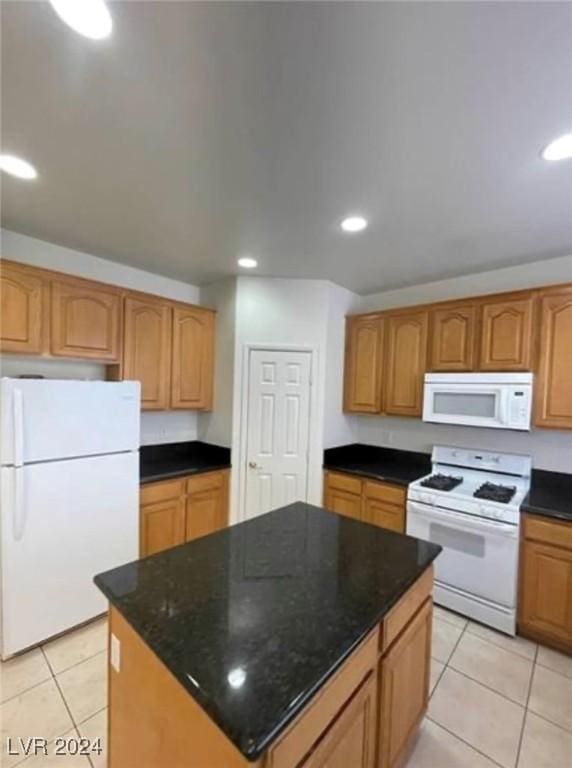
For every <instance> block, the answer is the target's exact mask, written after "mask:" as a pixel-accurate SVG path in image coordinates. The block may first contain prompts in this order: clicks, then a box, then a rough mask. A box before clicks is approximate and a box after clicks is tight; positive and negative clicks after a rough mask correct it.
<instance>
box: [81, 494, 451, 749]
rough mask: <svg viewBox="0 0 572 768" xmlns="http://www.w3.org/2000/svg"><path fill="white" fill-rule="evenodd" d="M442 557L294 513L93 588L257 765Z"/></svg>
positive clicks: (158, 558)
mask: <svg viewBox="0 0 572 768" xmlns="http://www.w3.org/2000/svg"><path fill="white" fill-rule="evenodd" d="M440 550H441V548H440V547H438V546H436V545H434V544H430V543H428V542H424V541H420V540H418V539H414V538H411V537H409V536H402V535H400V534H397V533H392V532H390V531H385V530H382V529H381V528H377V527H374V526H371V525H368V524H365V523H361V522H358V521H356V520H350V519H348V518H345V517H341V516H339V515H336V514H334V513H331V512H326V511H325V510H322V509H321V508H319V507H313V506H311V505H309V504H303V503H297V504H292V505H290V506H288V507H284V508H283V509H279V510H275V511H273V512H270V513H268V514H266V515H262V516H261V517H258V518H255V519H254V520H250V521H248V522H245V523H241V524H240V525H235V526H233V527H231V528H228V529H226V530H224V531H220V532H218V533H215V534H212V535H211V536H205V537H204V538H202V539H197V540H195V541H192V542H189V543H188V544H184V545H182V546H180V547H176V548H175V549H171V550H168V551H166V552H162V553H160V554H158V555H154V556H153V557H149V558H146V559H144V560H139V561H136V562H134V563H130V564H128V565H125V566H122V567H120V568H116V569H114V570H112V571H108V572H107V573H103V574H100V575H98V576H96V578H95V582H96V584H97V585H98V587H99V588H100V589H101V590H102V592H103V593H104V594H105V595H106V596H107V598H108V599H109V600H110V601H111V603H112V604H113V605H114V606H115V607H116V608H117V609H118V610H119V611H120V612H121V613H122V614H123V616H124V617H125V618H126V619H127V621H128V622H129V623H130V624H131V626H132V627H133V628H134V629H135V631H136V632H138V634H139V635H140V636H141V637H142V638H143V640H144V641H145V642H146V643H147V644H148V646H149V647H150V648H151V649H152V650H153V651H154V652H155V654H156V655H157V656H158V657H159V659H161V661H162V662H163V663H164V664H165V665H166V666H167V667H168V668H169V669H170V670H171V672H172V673H173V675H174V676H175V677H176V678H177V679H178V680H179V682H180V683H181V684H182V685H183V686H184V687H185V688H186V689H187V691H188V692H189V694H190V695H191V696H193V697H194V698H195V699H196V701H197V702H198V703H199V704H200V705H201V706H202V707H203V709H204V710H205V711H206V712H207V713H208V714H209V716H210V717H211V718H212V719H213V720H214V721H215V722H216V723H217V724H218V726H219V727H220V728H221V729H222V731H223V732H224V733H225V734H226V735H227V736H228V738H229V739H230V740H231V741H232V742H233V743H234V744H235V745H236V747H237V748H238V749H239V750H240V751H241V752H242V754H243V755H244V756H245V757H246V758H247V759H249V760H256V759H257V758H258V757H259V756H260V755H261V754H262V753H263V752H264V751H265V750H266V749H267V748H268V746H269V745H270V744H271V743H272V742H273V741H274V739H275V738H276V737H277V736H278V734H279V733H280V732H281V731H282V730H283V728H284V727H285V726H286V725H287V724H288V723H289V722H290V721H291V720H292V718H294V717H295V716H296V714H297V713H299V712H300V711H301V710H302V709H303V708H304V707H305V706H306V704H307V703H308V701H309V700H310V699H311V697H312V696H313V695H314V694H315V693H316V691H318V690H319V689H320V687H321V686H322V685H323V683H324V682H325V681H326V680H327V679H328V678H329V677H330V675H332V673H333V672H334V671H335V670H336V669H337V668H338V667H339V666H340V665H341V664H342V663H343V661H344V660H345V659H346V658H347V656H348V655H349V654H350V653H351V652H352V651H353V650H354V648H355V647H356V645H357V644H358V643H359V642H360V641H361V640H362V639H363V638H364V637H365V636H366V635H367V633H368V632H369V631H370V630H371V629H372V628H373V627H374V626H375V625H376V624H377V622H379V621H380V619H381V618H382V617H383V616H384V614H385V613H386V612H387V611H388V610H389V608H390V607H391V606H392V605H393V604H394V603H395V602H396V601H397V600H398V599H399V598H400V597H401V595H403V593H404V592H405V591H406V590H407V589H408V588H409V587H410V586H411V585H412V584H413V582H414V581H415V580H416V579H417V578H418V577H419V576H420V574H421V573H422V572H423V571H424V570H425V569H426V568H427V567H428V566H429V565H430V563H431V562H432V561H433V560H434V559H435V557H436V556H437V555H438V553H439V552H440Z"/></svg>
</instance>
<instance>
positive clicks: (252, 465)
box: [248, 461, 258, 469]
mask: <svg viewBox="0 0 572 768" xmlns="http://www.w3.org/2000/svg"><path fill="white" fill-rule="evenodd" d="M248 466H249V467H250V469H256V467H257V466H258V464H257V463H256V462H255V461H249V462H248Z"/></svg>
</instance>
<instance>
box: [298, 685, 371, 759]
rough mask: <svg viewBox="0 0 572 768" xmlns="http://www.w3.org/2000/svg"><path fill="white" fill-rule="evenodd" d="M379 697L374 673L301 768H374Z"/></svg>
mask: <svg viewBox="0 0 572 768" xmlns="http://www.w3.org/2000/svg"><path fill="white" fill-rule="evenodd" d="M376 694H377V686H376V680H375V676H374V675H373V674H371V675H370V676H369V677H368V678H367V680H366V681H365V682H364V683H363V685H362V686H361V688H360V689H359V690H358V691H357V693H355V694H354V697H353V698H352V699H351V701H350V702H349V703H348V704H347V705H346V707H345V708H344V709H343V711H342V713H341V714H340V715H339V716H338V718H337V719H336V720H335V721H334V723H333V724H332V725H331V726H330V728H329V729H328V730H327V731H326V733H325V734H324V736H323V737H322V738H321V740H320V741H319V742H318V744H317V746H316V747H315V748H314V749H313V751H312V752H311V753H310V755H309V757H307V758H306V760H304V762H303V763H302V764H301V766H300V768H350V766H351V768H373V766H374V764H375V726H376V710H377V707H376Z"/></svg>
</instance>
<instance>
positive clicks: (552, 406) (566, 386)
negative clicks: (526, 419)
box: [534, 287, 572, 429]
mask: <svg viewBox="0 0 572 768" xmlns="http://www.w3.org/2000/svg"><path fill="white" fill-rule="evenodd" d="M539 347H540V359H539V365H538V375H537V377H536V387H535V389H536V396H535V417H534V422H535V424H536V426H538V427H555V428H557V429H566V428H567V429H570V428H572V288H571V287H566V288H563V289H560V290H556V289H555V290H553V291H550V292H548V293H546V294H545V295H543V296H542V298H541V299H540V340H539Z"/></svg>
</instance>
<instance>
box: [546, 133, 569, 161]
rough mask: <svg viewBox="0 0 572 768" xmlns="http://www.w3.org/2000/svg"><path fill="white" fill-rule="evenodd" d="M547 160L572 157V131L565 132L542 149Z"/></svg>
mask: <svg viewBox="0 0 572 768" xmlns="http://www.w3.org/2000/svg"><path fill="white" fill-rule="evenodd" d="M542 157H543V158H544V159H545V160H567V159H568V158H569V157H572V133H565V134H564V136H559V137H558V138H557V139H554V141H551V142H550V144H549V145H548V146H547V147H545V148H544V149H543V150H542Z"/></svg>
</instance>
